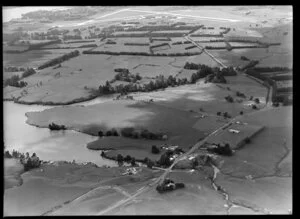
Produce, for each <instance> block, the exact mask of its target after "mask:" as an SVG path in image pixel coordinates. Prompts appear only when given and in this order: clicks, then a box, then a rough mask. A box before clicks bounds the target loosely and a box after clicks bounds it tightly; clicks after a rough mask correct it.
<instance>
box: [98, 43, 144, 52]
mask: <svg viewBox="0 0 300 219" xmlns="http://www.w3.org/2000/svg"><path fill="white" fill-rule="evenodd" d="M93 51H109V52H145V53H150V51H149V47H148V46H132V45H130V46H128V45H124V44H105V45H103V46H100V47H97V48H95V49H94V50H93Z"/></svg>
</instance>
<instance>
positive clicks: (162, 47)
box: [152, 45, 170, 52]
mask: <svg viewBox="0 0 300 219" xmlns="http://www.w3.org/2000/svg"><path fill="white" fill-rule="evenodd" d="M168 49H170V46H169V45H164V46H159V47H154V48H152V51H153V52H159V51H161V50H168Z"/></svg>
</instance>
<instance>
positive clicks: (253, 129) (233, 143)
mask: <svg viewBox="0 0 300 219" xmlns="http://www.w3.org/2000/svg"><path fill="white" fill-rule="evenodd" d="M262 128H263V127H262V126H255V125H251V124H247V125H240V124H233V125H231V126H229V127H228V128H227V129H225V130H223V131H222V132H220V133H218V134H217V135H216V136H214V137H213V138H210V139H209V140H208V141H207V142H208V143H212V144H213V143H214V144H223V143H228V144H229V145H230V147H231V148H232V149H238V148H239V147H240V146H241V143H242V142H243V141H244V140H245V139H246V138H247V137H248V138H250V139H251V137H252V136H253V135H254V134H256V133H258V132H259V131H260V130H262ZM230 129H234V130H238V131H239V133H231V132H230Z"/></svg>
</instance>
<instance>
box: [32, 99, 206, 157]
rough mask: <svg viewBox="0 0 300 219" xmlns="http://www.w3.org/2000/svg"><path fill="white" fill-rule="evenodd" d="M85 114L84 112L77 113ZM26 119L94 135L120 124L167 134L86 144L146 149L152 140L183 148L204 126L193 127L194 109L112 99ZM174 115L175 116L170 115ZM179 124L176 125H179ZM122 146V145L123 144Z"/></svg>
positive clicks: (197, 117)
mask: <svg viewBox="0 0 300 219" xmlns="http://www.w3.org/2000/svg"><path fill="white" fill-rule="evenodd" d="M79 115H85V116H79ZM27 116H28V121H27V122H28V123H29V124H33V125H38V126H40V127H47V126H48V124H49V123H50V122H55V123H58V124H65V125H66V126H67V127H68V128H70V129H74V130H78V131H81V132H85V133H87V134H93V135H97V134H98V131H99V130H103V131H105V130H108V129H111V128H116V129H117V130H119V129H120V128H122V127H135V128H137V129H144V128H145V129H148V130H149V131H152V132H155V133H156V132H163V133H165V134H167V136H169V137H168V140H167V141H152V140H147V141H146V140H134V139H125V138H124V139H123V138H121V137H108V138H107V137H105V138H101V139H99V140H97V141H95V142H93V143H91V144H89V146H88V147H89V148H93V149H101V148H106V149H107V148H115V149H124V148H126V149H134V150H147V151H149V150H150V147H151V146H152V145H153V144H163V143H168V144H176V145H180V146H182V147H183V148H188V147H189V146H191V145H193V144H194V143H195V142H196V141H197V140H198V139H199V138H201V137H203V133H204V132H205V131H207V130H206V127H203V128H198V129H194V128H193V125H194V124H195V123H196V122H197V121H198V119H199V116H198V115H197V113H191V112H187V111H182V110H176V109H174V108H169V107H165V106H161V105H157V104H153V103H152V104H151V103H134V102H132V101H125V100H119V101H112V102H106V103H101V104H96V105H91V106H87V107H80V106H69V107H56V108H51V109H49V110H45V111H43V112H36V113H35V112H30V113H27ZM174 118H176V119H174ZM179 124H180V125H179ZM123 147H124V148H123Z"/></svg>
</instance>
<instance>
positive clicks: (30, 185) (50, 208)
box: [4, 162, 155, 216]
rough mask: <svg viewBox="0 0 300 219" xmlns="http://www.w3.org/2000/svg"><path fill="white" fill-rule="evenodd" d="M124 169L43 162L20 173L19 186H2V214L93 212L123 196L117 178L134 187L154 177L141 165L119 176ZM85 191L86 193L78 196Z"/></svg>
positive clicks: (27, 214)
mask: <svg viewBox="0 0 300 219" xmlns="http://www.w3.org/2000/svg"><path fill="white" fill-rule="evenodd" d="M41 170H42V171H41ZM124 171H125V167H123V168H122V167H121V168H114V167H111V168H104V167H95V166H92V165H89V164H88V165H80V164H71V163H64V162H57V163H55V164H43V165H42V166H41V167H40V168H38V169H35V170H32V171H30V172H26V173H25V174H22V178H23V184H22V185H21V186H19V187H15V188H11V189H8V190H5V194H4V197H5V198H4V215H5V216H29V215H42V214H44V213H47V214H56V213H58V214H72V213H74V212H76V213H77V214H78V213H82V214H90V213H91V212H92V213H97V212H99V211H100V210H103V208H107V207H109V206H110V205H111V204H113V203H115V202H117V201H119V200H120V199H121V198H124V197H126V196H125V194H126V190H124V189H122V188H121V187H119V186H118V182H119V185H120V183H121V182H123V184H124V185H128V184H131V187H132V188H133V187H134V186H135V188H136V189H135V190H137V189H138V188H139V184H140V183H141V182H143V181H145V180H148V179H151V178H153V177H155V173H152V171H150V170H147V169H145V168H140V169H139V173H138V174H137V175H136V176H134V177H131V176H121V173H122V172H124ZM126 178H128V179H127V180H125V179H126ZM132 178H134V180H131V179H132ZM109 182H111V183H109ZM135 184H137V185H135ZM114 186H115V187H116V188H114ZM93 189H94V190H93ZM85 193H88V194H86V195H85V196H82V195H83V194H85ZM99 200H101V203H100V204H99ZM78 204H80V206H81V207H80V208H78ZM74 206H77V208H74ZM73 208H74V209H73Z"/></svg>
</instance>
